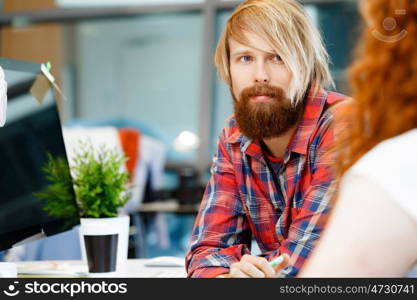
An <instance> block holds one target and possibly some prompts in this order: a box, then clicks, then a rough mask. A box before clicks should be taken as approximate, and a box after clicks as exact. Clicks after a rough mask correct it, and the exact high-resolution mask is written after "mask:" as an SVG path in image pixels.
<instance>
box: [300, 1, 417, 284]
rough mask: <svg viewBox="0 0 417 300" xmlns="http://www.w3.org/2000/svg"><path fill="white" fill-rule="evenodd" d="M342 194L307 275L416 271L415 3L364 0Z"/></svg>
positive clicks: (391, 274)
mask: <svg viewBox="0 0 417 300" xmlns="http://www.w3.org/2000/svg"><path fill="white" fill-rule="evenodd" d="M361 11H362V14H363V16H364V18H365V21H366V24H367V28H366V29H365V30H364V33H363V38H362V41H361V44H360V48H359V50H360V54H359V55H360V56H359V58H358V60H357V61H356V62H355V63H354V64H353V65H352V68H351V71H350V81H351V85H352V88H353V98H354V100H355V101H353V102H352V104H351V106H350V110H349V112H350V113H348V114H347V115H346V117H347V118H348V120H349V126H348V127H347V131H346V132H345V133H346V136H344V138H343V139H342V140H341V141H340V144H339V147H338V148H339V150H340V154H339V155H340V158H339V159H338V161H339V162H340V163H339V171H340V174H341V175H342V176H343V178H342V180H341V183H340V190H339V195H338V197H337V199H336V200H337V201H336V205H335V207H334V209H333V212H332V215H331V217H330V219H329V223H328V224H327V228H326V230H325V232H324V233H323V235H322V238H321V240H320V242H319V243H318V245H317V247H316V248H315V249H314V250H313V255H312V256H311V259H310V260H309V262H308V263H307V264H306V266H305V268H304V269H303V270H302V272H301V274H300V275H301V276H305V277H331V276H336V277H403V276H417V268H416V266H417V173H416V172H417V1H415V0H363V1H362V2H361Z"/></svg>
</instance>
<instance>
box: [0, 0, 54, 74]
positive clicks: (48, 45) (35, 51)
mask: <svg viewBox="0 0 417 300" xmlns="http://www.w3.org/2000/svg"><path fill="white" fill-rule="evenodd" d="M54 7H55V1H54V0H37V1H30V0H3V10H4V11H5V12H19V11H36V10H45V9H52V8H54ZM0 34H1V44H0V56H3V57H7V58H11V59H20V60H26V61H32V62H38V63H43V62H47V61H50V62H51V63H52V66H53V70H52V73H53V74H54V75H55V76H56V77H57V78H58V80H59V79H60V74H61V65H62V32H61V26H60V25H58V24H54V23H49V24H42V25H32V26H14V27H13V28H12V27H2V28H1V31H0Z"/></svg>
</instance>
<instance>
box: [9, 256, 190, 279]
mask: <svg viewBox="0 0 417 300" xmlns="http://www.w3.org/2000/svg"><path fill="white" fill-rule="evenodd" d="M147 261H149V259H128V261H127V265H126V267H125V268H124V270H123V269H122V270H120V271H118V272H113V273H100V274H97V275H96V274H90V275H88V274H87V270H88V268H87V265H86V264H85V263H83V262H82V261H81V260H57V261H22V262H17V263H16V264H17V267H18V270H19V271H22V270H23V272H22V273H20V272H19V274H18V277H30V278H32V277H91V278H94V277H100V278H102V277H108V278H119V277H120V278H127V277H130V278H178V277H179V278H182V277H186V276H187V274H186V272H185V268H184V267H148V266H145V263H146V262H147Z"/></svg>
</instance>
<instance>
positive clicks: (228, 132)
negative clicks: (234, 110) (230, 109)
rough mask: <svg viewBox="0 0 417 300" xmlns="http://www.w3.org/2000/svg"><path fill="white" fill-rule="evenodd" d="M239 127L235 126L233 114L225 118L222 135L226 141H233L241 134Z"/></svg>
mask: <svg viewBox="0 0 417 300" xmlns="http://www.w3.org/2000/svg"><path fill="white" fill-rule="evenodd" d="M241 135H242V134H241V132H240V130H239V127H238V126H237V122H236V118H235V115H234V114H232V115H230V116H229V117H227V118H226V120H225V125H224V127H223V130H222V137H223V139H225V140H226V141H228V142H232V143H233V142H234V141H235V140H238V139H239V137H240V136H241Z"/></svg>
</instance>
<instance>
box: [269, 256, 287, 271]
mask: <svg viewBox="0 0 417 300" xmlns="http://www.w3.org/2000/svg"><path fill="white" fill-rule="evenodd" d="M283 261H284V256H282V255H280V256H278V257H277V258H274V259H273V260H271V261H270V262H269V265H270V266H271V267H273V268H275V267H276V266H278V265H280V264H281V263H282V262H283Z"/></svg>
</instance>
